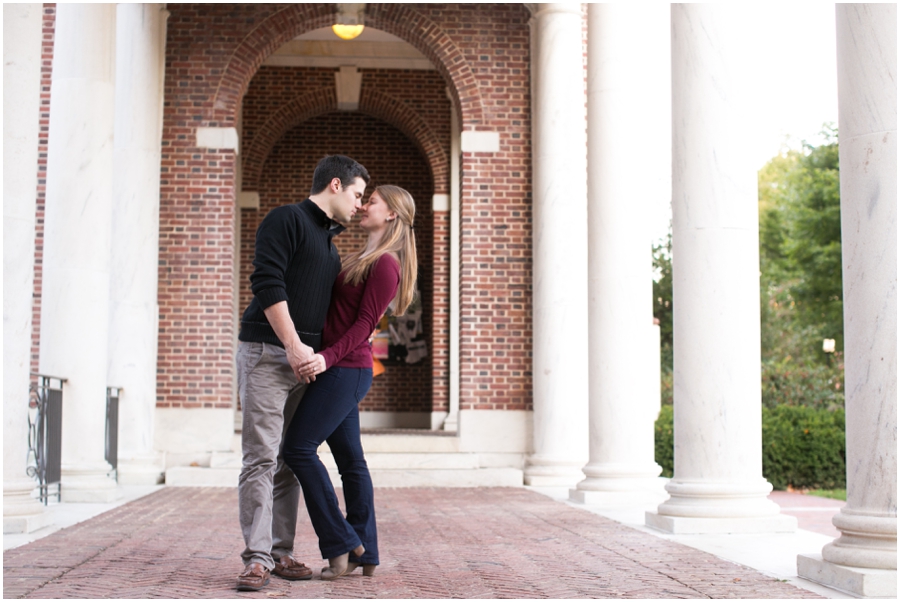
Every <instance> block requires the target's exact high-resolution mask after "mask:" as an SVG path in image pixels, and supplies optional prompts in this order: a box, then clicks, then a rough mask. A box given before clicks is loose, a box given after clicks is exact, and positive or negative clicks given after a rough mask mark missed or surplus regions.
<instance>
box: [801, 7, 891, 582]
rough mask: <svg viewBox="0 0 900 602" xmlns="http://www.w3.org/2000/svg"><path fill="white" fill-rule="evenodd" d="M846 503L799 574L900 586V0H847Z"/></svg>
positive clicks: (842, 93)
mask: <svg viewBox="0 0 900 602" xmlns="http://www.w3.org/2000/svg"><path fill="white" fill-rule="evenodd" d="M836 13H837V28H836V30H837V66H838V106H839V121H838V126H839V129H838V131H839V133H840V160H841V238H842V255H843V266H844V267H843V276H844V352H845V353H844V357H845V360H844V380H845V385H846V386H845V391H846V411H847V421H846V429H847V504H846V505H845V506H844V507H843V508H841V511H840V512H839V513H838V514H837V515H836V516H835V517H834V519H833V522H834V526H835V527H837V528H838V529H839V530H840V531H841V536H840V537H839V538H837V539H836V540H834V541H833V542H831V543H830V544H828V545H826V546H825V547H824V548H823V549H822V554H821V556H799V557H798V559H797V568H798V573H799V575H800V576H801V577H805V578H807V579H811V580H813V581H818V582H820V583H823V584H825V585H828V586H830V587H834V588H837V589H841V590H844V591H847V592H850V593H852V594H854V595H856V596H867V597H889V598H896V597H897V5H896V4H838V5H837V9H836Z"/></svg>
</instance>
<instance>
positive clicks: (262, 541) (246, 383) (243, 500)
mask: <svg viewBox="0 0 900 602" xmlns="http://www.w3.org/2000/svg"><path fill="white" fill-rule="evenodd" d="M368 181H369V174H368V172H367V171H366V168H365V167H363V166H362V165H360V164H359V163H357V162H356V161H354V160H353V159H351V158H349V157H344V156H342V155H332V156H329V157H325V158H324V159H322V160H321V161H320V162H319V164H318V165H317V166H316V170H315V173H314V174H313V185H312V189H311V190H310V196H309V198H308V199H306V200H304V201H303V202H301V203H294V204H292V205H285V206H283V207H278V208H275V209H273V210H272V211H270V212H269V213H268V215H266V217H265V218H264V219H263V221H262V223H261V224H260V226H259V230H257V233H256V256H255V258H254V260H253V265H254V268H255V269H254V271H253V275H251V276H250V283H251V284H250V286H251V289H252V290H253V301H252V302H251V303H250V305H249V306H248V307H247V310H246V311H245V312H244V315H243V317H242V318H241V332H240V335H239V336H238V339H239V340H240V341H241V342H240V343H239V344H238V351H237V358H236V363H237V374H238V388H239V391H240V395H241V405H242V409H243V431H242V447H243V466H242V468H241V477H240V481H239V483H238V504H239V507H240V522H241V531H242V532H243V534H244V543H245V544H246V546H247V547H246V549H245V550H244V552H243V553H242V554H241V558H242V559H243V561H244V566H245V570H244V572H242V573H241V574H240V576H238V580H237V589H238V590H241V591H256V590H260V589H262V588H263V587H265V586H266V585H267V584H268V583H269V574H270V572H271V573H274V574H275V575H278V576H279V577H282V578H284V579H291V580H294V579H309V578H310V577H311V576H312V571H311V570H310V569H309V568H308V567H306V566H305V565H303V563H300V562H297V561H296V560H294V559H293V557H292V556H291V553H292V552H293V547H294V531H295V529H296V525H297V505H298V503H299V501H300V485H299V483H298V482H297V478H296V477H295V476H294V474H293V473H292V472H291V470H290V469H289V468H288V467H287V466H286V465H285V464H284V462H283V461H282V459H281V453H280V452H281V440H282V437H283V434H284V430H285V429H286V428H287V425H288V424H290V421H291V417H292V416H293V414H294V410H295V409H296V407H297V404H298V403H299V402H300V399H301V398H302V397H303V393H304V392H305V391H306V385H307V384H308V381H307V379H306V378H305V377H302V376H301V375H300V373H299V366H300V364H301V363H302V362H303V360H304V359H306V358H307V357H309V356H310V355H312V354H314V353H316V352H318V351H319V348H320V344H321V336H322V328H323V327H324V325H325V314H326V313H327V311H328V305H329V303H330V301H331V287H332V285H333V284H334V280H335V278H337V275H338V273H339V272H340V269H341V260H340V257H339V256H338V252H337V249H336V248H335V247H334V244H333V243H332V238H333V237H334V236H335V235H337V234H339V233H340V232H341V231H343V229H344V225H346V224H349V223H350V220H351V219H352V218H353V215H354V214H355V213H356V210H357V209H358V208H359V207H360V204H361V201H362V196H363V193H364V192H365V190H366V185H367V183H368ZM342 224H343V225H342Z"/></svg>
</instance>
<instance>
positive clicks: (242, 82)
mask: <svg viewBox="0 0 900 602" xmlns="http://www.w3.org/2000/svg"><path fill="white" fill-rule="evenodd" d="M333 19H334V5H333V4H290V5H287V6H285V7H284V8H282V9H280V10H278V11H277V12H275V13H274V14H272V15H271V16H270V17H269V18H267V19H266V20H265V21H263V22H262V23H260V24H259V25H258V26H256V27H255V28H254V29H253V30H252V31H251V32H250V33H249V34H247V36H246V37H245V38H244V39H243V40H242V41H241V43H240V44H239V45H238V46H237V48H236V49H235V51H234V54H232V56H231V59H230V60H229V62H228V65H227V66H226V68H225V70H224V72H223V74H222V78H221V79H220V80H219V85H218V88H217V89H216V94H215V100H214V102H213V116H212V117H213V118H214V119H215V120H217V121H220V122H222V123H230V122H231V121H233V120H234V118H235V116H236V114H237V109H238V106H239V103H240V100H241V99H242V98H243V96H244V93H245V92H246V91H247V87H248V86H249V85H250V80H251V79H252V78H253V75H254V74H255V73H256V71H257V70H258V69H259V67H260V65H262V63H263V61H264V60H265V59H266V57H268V56H269V55H270V54H272V53H273V52H275V50H277V49H278V48H279V47H280V46H282V45H283V44H285V43H287V42H288V41H290V40H292V39H293V38H295V37H296V36H298V35H300V34H302V33H304V32H307V31H311V30H313V29H318V28H320V27H325V26H328V25H331V24H332V22H333ZM366 24H367V25H368V26H370V27H372V28H375V29H380V30H382V31H384V32H387V33H390V34H392V35H395V36H397V37H399V38H402V39H403V40H405V41H407V42H408V43H410V44H411V45H412V46H414V47H415V48H416V49H417V50H419V51H420V52H421V53H422V54H424V55H425V56H426V57H428V59H429V60H430V61H431V62H432V63H433V64H434V65H435V67H436V68H437V69H438V71H439V72H440V73H441V75H442V76H443V77H444V79H445V80H446V81H447V82H449V83H451V85H450V90H451V94H452V95H453V100H454V104H455V106H457V107H459V111H460V122H461V123H462V124H463V125H464V126H470V127H477V126H480V125H482V124H483V122H484V117H483V108H482V101H481V92H480V90H479V88H478V82H477V80H476V79H475V74H474V73H473V72H472V69H471V68H470V67H469V64H468V62H466V60H465V59H464V57H463V53H462V51H461V50H460V49H459V48H458V47H457V46H456V44H455V43H454V42H453V40H451V39H450V37H449V36H448V35H447V34H446V33H444V32H443V31H442V30H441V28H440V27H439V26H438V25H437V24H436V23H434V22H433V21H431V20H430V19H428V18H427V17H425V16H424V15H422V14H421V13H419V12H417V11H416V10H414V9H411V8H408V7H407V6H405V5H402V4H369V5H368V6H367V7H366Z"/></svg>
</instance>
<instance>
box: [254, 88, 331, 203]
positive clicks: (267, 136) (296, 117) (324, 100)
mask: <svg viewBox="0 0 900 602" xmlns="http://www.w3.org/2000/svg"><path fill="white" fill-rule="evenodd" d="M336 110H337V98H336V97H335V94H334V88H315V89H313V90H312V91H310V92H308V93H307V94H303V95H302V96H298V97H296V98H295V99H294V100H292V101H291V102H288V103H286V104H284V105H282V106H281V107H280V108H278V109H277V110H276V111H274V112H273V113H272V114H271V116H270V117H269V119H267V120H266V122H265V123H264V124H263V125H262V126H261V127H260V128H259V129H258V130H257V131H256V133H255V134H254V136H253V138H252V139H251V140H250V145H249V146H248V148H247V149H246V150H245V151H244V157H243V160H242V161H241V168H242V173H241V177H242V184H241V185H242V187H243V188H244V190H256V189H257V188H258V187H259V178H260V176H261V175H262V168H263V164H264V163H265V162H266V158H267V157H268V156H269V153H270V152H272V148H273V147H274V146H275V143H276V142H278V139H279V138H281V137H282V136H283V135H284V133H285V132H287V131H288V130H290V129H291V128H293V127H294V126H296V125H297V124H298V123H303V122H304V121H306V120H307V119H312V118H313V117H317V116H318V115H322V114H323V113H328V112H330V111H336Z"/></svg>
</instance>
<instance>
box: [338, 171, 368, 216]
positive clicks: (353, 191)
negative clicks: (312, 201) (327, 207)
mask: <svg viewBox="0 0 900 602" xmlns="http://www.w3.org/2000/svg"><path fill="white" fill-rule="evenodd" d="M337 189H338V192H336V193H335V198H334V199H332V203H331V212H332V213H333V214H334V215H333V217H334V220H335V221H336V222H339V223H341V224H344V225H347V224H349V223H350V220H352V219H353V216H354V215H356V210H357V209H359V207H360V206H361V205H362V197H363V193H365V191H366V182H365V180H363V179H362V178H356V179H354V180H353V183H352V184H350V185H348V186H346V187H342V186H340V185H339V186H337Z"/></svg>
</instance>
